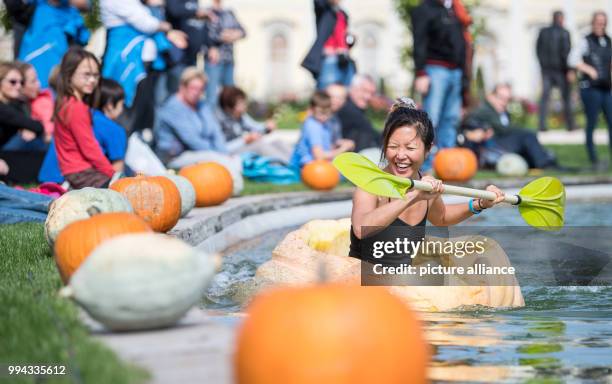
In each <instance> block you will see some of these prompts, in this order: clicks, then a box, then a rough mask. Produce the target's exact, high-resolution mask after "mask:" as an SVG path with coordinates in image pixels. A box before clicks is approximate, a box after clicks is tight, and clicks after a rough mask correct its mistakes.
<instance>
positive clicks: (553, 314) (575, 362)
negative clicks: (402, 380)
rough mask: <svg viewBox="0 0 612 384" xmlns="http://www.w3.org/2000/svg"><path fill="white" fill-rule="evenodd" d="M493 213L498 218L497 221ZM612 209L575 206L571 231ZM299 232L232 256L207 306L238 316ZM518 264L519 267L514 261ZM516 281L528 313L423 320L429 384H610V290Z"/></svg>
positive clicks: (485, 220) (510, 220)
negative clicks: (251, 286)
mask: <svg viewBox="0 0 612 384" xmlns="http://www.w3.org/2000/svg"><path fill="white" fill-rule="evenodd" d="M494 212H495V214H493V213H494ZM608 212H612V204H586V203H585V204H573V205H568V207H567V208H566V225H570V226H580V225H584V226H587V225H590V226H596V225H599V226H608V227H612V216H609V215H608V214H607V213H608ZM466 225H509V226H512V225H514V226H516V225H522V222H521V218H520V216H519V215H518V214H517V213H516V212H513V211H512V209H499V210H496V211H492V212H487V213H486V214H482V215H480V216H477V217H475V218H473V219H471V220H469V221H468V222H467V223H466ZM294 229H295V228H286V229H283V230H279V231H275V232H273V233H269V234H267V235H265V236H262V237H260V238H257V239H253V240H251V241H249V242H247V243H243V244H241V245H240V246H239V247H236V248H235V249H231V250H229V251H228V252H227V255H226V257H225V259H224V265H223V268H222V271H221V272H220V273H219V274H218V275H217V276H216V278H215V281H214V283H213V284H212V286H211V287H210V289H209V291H208V294H207V295H206V298H205V301H206V306H207V307H208V308H215V309H220V310H223V311H228V312H235V311H239V310H240V309H241V306H240V304H239V303H240V302H242V301H244V300H245V299H247V298H246V297H243V296H241V295H242V288H243V287H244V285H245V284H248V283H249V282H250V281H252V278H253V275H254V274H255V270H256V269H257V267H258V266H259V265H260V264H262V263H263V262H265V261H266V260H268V259H269V258H270V257H271V251H272V249H273V248H274V247H275V246H276V244H278V242H280V241H281V240H282V239H283V238H284V237H285V235H286V234H287V233H289V232H290V231H292V230H294ZM512 261H513V263H514V262H515V260H514V259H513V260H512ZM533 269H536V270H535V271H533V275H526V276H523V277H521V276H519V278H520V281H521V284H522V288H521V289H522V292H523V295H524V298H525V303H526V306H525V307H523V308H519V309H513V310H499V309H498V310H493V309H490V308H469V309H464V310H461V311H454V312H449V313H426V314H423V316H424V320H425V325H426V328H427V330H428V335H429V338H430V342H431V343H432V344H433V345H434V346H435V355H434V361H433V362H432V367H433V370H432V371H431V375H432V377H433V378H434V379H435V380H436V381H439V382H446V381H466V382H469V381H473V382H526V383H566V382H567V383H610V382H612V287H603V286H595V287H592V286H588V287H580V286H570V287H553V286H550V287H545V286H541V285H542V284H533V282H534V281H535V276H537V273H538V271H537V268H533Z"/></svg>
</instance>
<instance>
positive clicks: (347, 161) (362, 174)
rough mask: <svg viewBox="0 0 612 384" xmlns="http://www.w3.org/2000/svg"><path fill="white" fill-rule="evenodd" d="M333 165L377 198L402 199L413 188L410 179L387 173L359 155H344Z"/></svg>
mask: <svg viewBox="0 0 612 384" xmlns="http://www.w3.org/2000/svg"><path fill="white" fill-rule="evenodd" d="M332 163H333V164H334V166H335V167H336V168H337V169H338V170H339V171H340V173H342V175H344V177H346V178H347V179H349V180H350V181H351V183H353V184H355V185H356V186H358V187H359V188H361V189H363V190H364V191H367V192H369V193H371V194H374V195H377V196H385V197H392V198H396V199H400V198H403V197H404V195H405V194H406V191H407V190H408V189H410V187H412V181H411V180H410V179H404V178H403V177H398V176H395V175H392V174H390V173H387V172H385V171H383V170H382V169H380V168H378V166H377V165H376V164H374V163H373V162H372V161H370V160H369V159H368V158H367V157H365V156H362V155H360V154H358V153H354V152H346V153H342V154H340V155H338V156H336V157H335V158H334V161H333V162H332Z"/></svg>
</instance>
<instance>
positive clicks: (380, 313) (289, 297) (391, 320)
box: [234, 284, 429, 384]
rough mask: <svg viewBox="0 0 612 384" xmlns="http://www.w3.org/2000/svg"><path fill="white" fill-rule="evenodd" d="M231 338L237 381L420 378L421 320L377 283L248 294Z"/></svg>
mask: <svg viewBox="0 0 612 384" xmlns="http://www.w3.org/2000/svg"><path fill="white" fill-rule="evenodd" d="M247 312H248V317H247V318H246V319H245V321H244V323H243V324H242V327H241V329H240V330H239V333H238V338H237V350H236V354H235V356H234V368H235V378H236V379H237V382H238V383H251V384H259V383H261V384H264V383H265V384H276V383H304V384H306V383H316V384H328V383H329V384H332V383H334V384H335V383H367V384H370V383H398V384H399V383H414V384H419V383H425V382H426V370H427V364H428V361H429V350H428V346H427V344H426V342H425V339H424V335H423V331H422V329H421V324H420V323H419V321H418V320H417V318H416V317H415V315H414V314H413V313H412V311H411V310H410V309H409V308H408V307H407V306H406V304H404V303H403V302H402V301H401V300H400V299H399V298H397V297H395V296H393V295H392V294H391V293H389V292H388V291H387V290H386V289H384V288H382V287H360V286H346V285H344V286H343V285H333V284H330V285H317V286H310V287H291V288H280V289H276V290H271V291H268V292H266V293H264V294H262V295H260V296H258V297H256V298H255V299H254V300H253V302H252V303H251V305H250V306H249V308H248V310H247Z"/></svg>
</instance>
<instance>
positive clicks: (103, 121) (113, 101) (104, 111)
mask: <svg viewBox="0 0 612 384" xmlns="http://www.w3.org/2000/svg"><path fill="white" fill-rule="evenodd" d="M124 100H125V93H124V92H123V88H122V87H121V85H120V84H119V83H117V82H116V81H114V80H111V79H102V80H101V81H100V109H99V110H98V109H95V110H93V131H94V135H95V137H96V140H98V143H99V144H100V148H102V152H104V155H105V156H106V157H107V158H108V160H109V161H110V162H111V163H112V165H113V168H115V172H123V168H124V162H123V159H124V158H125V152H126V149H127V135H126V132H125V129H124V128H123V127H122V126H121V125H119V124H117V123H116V122H115V121H114V120H115V119H117V117H119V115H120V114H121V112H122V111H123V104H124ZM38 180H39V181H40V182H41V183H45V182H54V183H58V184H61V183H63V182H64V177H63V176H62V173H61V171H60V168H59V163H58V161H57V153H56V152H55V144H54V142H53V140H52V141H51V143H50V145H49V150H48V151H47V154H46V156H45V160H44V161H43V164H42V166H41V167H40V171H39V173H38Z"/></svg>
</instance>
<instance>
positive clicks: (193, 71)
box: [179, 67, 206, 86]
mask: <svg viewBox="0 0 612 384" xmlns="http://www.w3.org/2000/svg"><path fill="white" fill-rule="evenodd" d="M193 79H200V80H202V81H203V82H206V75H205V74H204V72H202V71H201V70H199V69H198V68H196V67H187V68H185V69H184V70H183V72H182V73H181V78H180V80H179V83H180V85H182V86H185V85H187V84H189V82H190V81H191V80H193Z"/></svg>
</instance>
